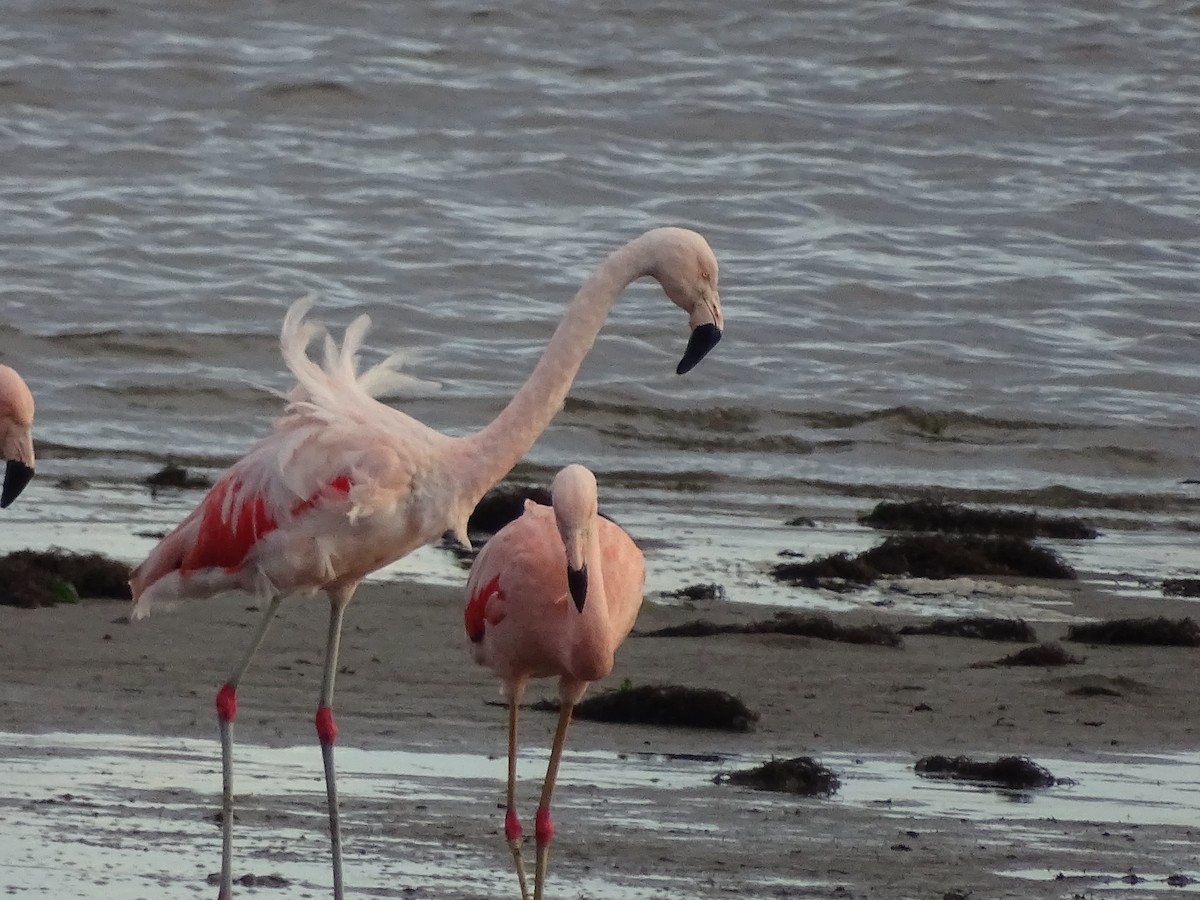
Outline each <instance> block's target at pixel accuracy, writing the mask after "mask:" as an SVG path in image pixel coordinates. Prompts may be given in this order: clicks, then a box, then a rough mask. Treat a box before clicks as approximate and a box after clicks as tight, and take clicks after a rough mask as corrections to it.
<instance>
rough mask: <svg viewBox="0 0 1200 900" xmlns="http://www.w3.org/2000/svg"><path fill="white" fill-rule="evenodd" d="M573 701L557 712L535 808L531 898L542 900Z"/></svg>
mask: <svg viewBox="0 0 1200 900" xmlns="http://www.w3.org/2000/svg"><path fill="white" fill-rule="evenodd" d="M574 709H575V704H574V703H567V702H565V701H564V702H563V703H562V706H561V707H560V709H559V713H558V728H556V729H555V731H554V743H553V744H552V745H551V746H550V763H549V765H547V766H546V780H545V781H544V782H542V799H541V802H540V803H538V810H537V820H536V829H537V868H536V870H535V871H534V875H533V900H542V890H543V888H544V887H545V884H546V863H547V861H548V859H549V857H550V840H551V839H552V838H553V837H554V823H553V822H552V821H551V820H550V797H551V795H552V794H553V793H554V783H555V782H556V781H557V780H558V764H559V762H560V761H561V760H562V751H563V744H565V743H566V741H567V727H568V726H569V725H570V724H571V713H572V712H573V711H574Z"/></svg>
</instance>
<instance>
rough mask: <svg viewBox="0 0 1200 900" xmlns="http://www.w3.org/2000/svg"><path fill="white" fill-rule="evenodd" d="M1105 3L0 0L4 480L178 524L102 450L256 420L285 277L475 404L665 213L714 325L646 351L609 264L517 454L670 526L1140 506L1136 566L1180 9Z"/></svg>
mask: <svg viewBox="0 0 1200 900" xmlns="http://www.w3.org/2000/svg"><path fill="white" fill-rule="evenodd" d="M1093 6H1094V5H1093V4H1088V3H1084V2H1065V3H1056V4H1028V3H1015V2H1006V0H993V2H990V3H985V4H978V3H953V2H948V3H928V2H920V0H911V2H889V0H885V2H879V3H873V4H869V5H862V4H846V3H834V2H822V3H810V4H805V5H803V6H802V7H797V6H796V5H795V4H791V3H784V2H777V0H774V2H773V0H749V2H745V3H739V4H728V3H715V2H710V0H698V2H691V3H687V4H683V3H675V2H671V0H665V2H661V0H656V2H652V3H646V4H632V5H624V6H621V5H618V6H612V5H605V4H599V5H597V4H582V3H579V2H574V0H567V2H557V0H556V2H540V3H539V2H534V3H522V4H507V5H488V4H482V3H477V2H463V0H440V2H433V3H424V4H420V5H418V6H415V7H409V6H406V7H405V8H404V9H403V10H398V9H397V7H396V6H395V5H394V4H391V3H386V2H382V0H361V2H355V3H347V4H336V5H330V4H324V3H317V2H312V0H296V2H289V3H282V2H268V0H262V2H250V3H241V4H200V5H197V4H194V3H182V2H176V0H164V2H154V3H150V2H131V3H123V4H113V5H106V4H105V3H103V2H101V3H88V4H74V3H71V2H50V3H43V2H16V3H11V4H9V5H8V7H7V9H6V12H5V15H4V17H3V21H2V22H0V158H2V159H3V160H4V163H3V166H0V260H2V263H0V265H2V267H3V273H4V277H3V278H2V279H0V359H2V360H3V361H5V362H8V363H11V364H12V365H14V366H16V367H17V368H19V369H20V370H21V371H22V372H23V373H24V374H25V376H26V378H27V380H28V381H29V382H30V384H31V385H32V386H33V388H34V390H35V393H36V395H37V402H38V423H37V438H38V442H39V444H38V446H39V452H40V462H39V477H38V479H36V480H35V482H34V484H33V485H32V486H31V488H30V489H29V491H28V494H27V495H26V497H24V498H22V503H21V504H20V507H21V508H20V509H18V508H17V507H14V509H13V510H10V512H14V513H15V521H16V522H18V523H21V522H32V521H44V520H45V519H46V518H47V517H48V516H50V515H51V514H50V513H49V510H50V509H52V508H55V507H63V506H70V507H72V508H73V509H76V510H80V509H81V510H83V512H82V513H80V515H81V516H82V517H83V518H84V519H85V520H87V521H90V522H92V525H91V526H90V527H89V532H91V533H90V534H89V535H88V536H87V537H86V539H90V540H94V539H95V532H96V531H97V530H104V529H108V530H110V531H113V532H114V533H116V534H120V535H128V534H129V533H130V532H133V531H137V530H153V529H155V528H161V527H165V525H167V524H170V522H163V521H162V520H163V519H170V520H171V521H177V520H178V517H179V516H180V515H181V514H182V512H181V510H182V509H186V508H187V507H188V506H189V505H190V504H191V503H193V502H194V500H195V497H190V498H188V499H187V500H185V501H183V502H181V503H180V506H179V508H178V509H176V508H175V507H172V506H170V505H168V506H165V507H164V506H156V505H155V504H154V503H153V502H152V501H151V499H150V498H149V496H148V495H147V494H146V493H145V492H144V491H141V490H140V489H134V488H131V487H130V485H131V484H132V483H134V482H135V481H136V480H137V479H140V478H142V477H144V476H145V475H147V474H149V473H150V472H151V471H153V470H154V469H156V468H158V466H159V465H160V464H161V463H162V461H163V459H164V457H165V456H166V455H167V454H173V455H174V456H175V457H176V458H178V459H179V460H181V461H183V462H185V463H187V464H189V465H193V466H198V467H200V468H202V469H204V470H207V471H209V472H210V473H214V474H215V472H217V471H219V470H220V469H221V468H222V467H224V466H225V465H227V464H228V463H230V462H231V461H233V460H234V459H235V458H237V456H239V455H240V454H241V453H242V452H244V451H245V449H246V448H247V447H248V446H249V444H250V443H251V442H252V441H253V440H254V439H255V438H256V437H258V436H260V435H261V434H262V433H264V431H265V429H266V428H267V427H268V423H269V421H270V419H271V418H272V417H273V415H274V414H275V413H276V412H277V409H278V401H277V400H276V399H275V398H274V397H273V396H272V395H271V394H269V393H267V392H264V391H262V390H261V389H260V387H259V386H269V387H273V388H282V387H284V386H285V385H286V381H285V378H284V374H283V371H282V364H281V362H280V360H279V358H278V353H277V347H276V336H277V332H278V327H279V324H280V321H281V318H282V315H283V311H284V310H285V308H286V306H287V304H288V303H289V302H290V301H291V300H293V299H295V298H296V297H298V296H299V295H301V294H303V293H305V292H308V291H313V292H316V293H317V294H318V295H319V298H320V305H319V308H318V309H319V312H320V313H321V314H322V315H323V316H324V317H325V318H326V319H327V320H329V321H330V322H331V323H332V324H335V325H336V326H338V327H339V328H340V327H341V326H342V325H344V324H346V323H347V322H348V321H349V320H350V319H351V318H352V317H353V316H354V315H356V314H358V313H360V312H364V311H365V312H369V313H370V314H371V315H372V317H373V319H374V321H375V323H376V327H375V330H374V331H373V333H372V336H371V338H370V343H371V346H372V347H373V348H376V349H377V350H378V351H379V353H380V354H382V353H384V352H390V351H392V350H395V349H397V348H411V349H412V350H413V351H414V360H413V363H412V371H414V372H415V373H416V374H418V375H419V376H421V377H423V378H427V379H431V380H434V381H437V382H439V383H440V384H441V385H442V388H441V390H440V392H439V393H438V394H437V395H435V396H433V397H425V398H418V399H415V400H409V401H406V402H405V408H406V409H407V410H409V411H410V412H413V413H414V414H416V415H418V416H419V417H420V418H422V419H424V420H426V421H428V422H430V423H431V424H433V425H436V426H438V427H441V428H444V429H446V430H449V431H452V432H455V433H463V432H466V431H469V430H472V429H474V428H476V427H478V426H480V425H482V424H483V423H484V422H486V421H488V420H489V419H490V418H491V417H492V416H493V415H494V414H495V413H496V411H497V410H498V409H499V408H500V407H501V406H502V405H503V403H504V402H505V401H506V400H507V398H508V397H509V396H511V394H512V393H513V391H514V390H515V389H516V387H517V386H518V385H519V384H520V382H521V381H522V380H523V378H524V377H525V376H526V374H527V373H528V372H529V371H530V369H531V368H532V365H533V362H534V360H535V359H536V356H537V354H538V352H539V350H540V348H541V346H542V345H543V344H544V343H545V341H546V340H547V338H548V336H549V334H550V332H551V330H552V328H553V325H554V322H555V321H556V319H557V317H558V316H559V315H560V314H561V312H562V310H563V307H564V304H565V303H566V301H567V300H568V299H569V297H570V296H571V295H572V293H573V292H574V290H575V288H576V287H577V286H578V284H579V283H580V282H581V281H582V279H583V278H584V277H585V275H586V274H587V272H588V271H589V270H590V268H591V267H592V266H594V265H595V264H596V263H597V262H598V261H599V260H600V259H601V258H602V257H603V256H604V254H605V253H606V252H608V251H609V250H610V249H611V248H613V247H614V246H616V245H617V244H619V243H620V242H622V241H624V240H626V239H627V238H629V237H631V236H633V235H635V234H636V233H638V232H639V231H641V230H643V229H645V228H647V227H651V226H654V225H659V224H667V223H677V224H685V225H689V226H692V227H695V228H697V229H698V230H700V231H702V232H703V233H704V234H705V235H707V236H708V238H709V240H710V242H711V243H712V245H713V246H714V248H715V249H716V251H717V253H718V256H719V258H720V260H721V263H722V296H723V299H724V303H725V307H726V313H727V331H726V337H725V340H724V341H723V342H722V344H721V345H720V346H719V347H718V348H717V350H716V351H715V352H714V354H712V356H711V357H710V359H708V360H706V361H705V362H704V364H703V365H702V366H700V367H699V368H698V369H697V370H696V371H694V372H693V373H691V374H690V375H689V376H687V377H686V378H677V377H676V376H675V375H674V374H673V365H674V361H675V359H676V358H677V356H678V354H679V352H680V350H681V349H682V342H683V339H684V330H683V329H684V323H683V322H682V321H680V320H679V316H678V314H677V312H676V311H675V310H674V309H673V308H672V307H671V306H670V304H669V303H666V302H665V301H663V299H662V298H661V297H660V295H659V294H658V291H657V289H653V288H651V287H650V286H647V285H638V286H635V287H634V288H632V289H630V290H629V291H628V292H627V295H626V298H625V300H624V301H623V302H622V303H620V304H619V305H618V307H617V309H616V311H615V313H614V315H613V317H612V319H611V320H610V322H609V325H608V327H607V329H606V331H605V333H604V334H603V335H602V337H601V339H600V340H599V342H598V343H597V346H596V348H595V350H594V351H593V353H592V355H591V356H590V357H589V359H588V361H587V362H586V363H585V365H584V368H583V370H582V372H581V375H580V378H579V380H578V382H577V384H576V387H575V389H574V391H573V394H572V399H571V400H570V401H569V402H568V405H567V408H566V410H565V412H564V413H563V414H562V415H560V416H559V417H558V419H557V420H556V421H555V423H554V424H553V425H552V426H551V428H550V430H549V431H548V432H547V433H546V434H545V435H544V436H543V438H542V439H541V440H540V441H539V443H538V445H537V446H536V447H535V448H534V450H533V451H532V453H531V454H530V456H529V457H528V460H529V466H528V467H527V468H526V469H525V474H526V475H528V477H530V478H535V479H539V480H540V479H544V478H545V476H546V474H547V473H548V472H549V471H550V470H552V469H554V468H557V467H558V466H559V465H561V464H562V463H564V462H567V461H572V460H574V461H580V462H584V463H586V464H588V465H590V466H591V467H592V468H594V469H595V470H596V471H597V472H598V473H599V474H600V476H601V484H602V489H603V490H604V491H605V494H606V496H607V498H608V499H609V501H610V503H611V504H612V506H613V509H614V512H615V513H616V514H617V515H618V518H620V517H621V513H622V511H624V512H626V514H627V515H629V516H632V517H633V519H634V524H636V523H637V520H638V519H639V517H640V518H641V520H642V521H644V522H645V523H646V524H647V527H648V528H650V529H654V530H660V531H661V530H666V531H675V532H677V531H678V530H679V529H680V528H682V527H683V523H686V522H688V521H696V520H697V519H698V518H699V517H702V516H704V515H705V514H706V513H707V511H709V510H710V509H712V508H713V507H717V508H719V509H720V510H722V512H723V513H728V514H729V515H730V516H731V517H733V518H734V519H736V520H740V521H742V522H746V523H749V522H751V521H753V522H756V523H759V522H764V521H769V522H771V523H773V524H778V523H780V522H782V521H783V520H784V519H785V518H787V517H789V516H790V514H792V513H793V511H794V510H795V508H796V507H800V508H802V509H807V510H815V511H817V512H818V513H825V514H828V515H842V516H845V515H848V514H850V513H852V512H854V511H856V510H857V509H859V508H860V507H865V506H867V505H869V504H870V503H872V502H874V500H876V499H879V498H881V497H883V496H888V495H890V494H903V493H912V492H919V491H923V490H927V489H935V490H937V491H938V492H940V493H942V494H943V495H945V496H948V497H951V498H957V499H965V500H982V501H986V502H999V503H1009V504H1021V505H1033V506H1040V507H1054V508H1060V509H1068V510H1071V511H1080V512H1083V513H1084V514H1089V515H1094V516H1098V517H1100V518H1101V519H1102V520H1104V521H1107V522H1109V523H1110V524H1111V523H1112V522H1113V521H1114V520H1115V522H1116V525H1117V526H1119V527H1125V526H1126V525H1131V527H1136V528H1138V529H1141V528H1143V527H1144V526H1147V525H1148V526H1150V527H1153V528H1155V529H1159V530H1165V531H1167V532H1169V533H1171V534H1175V535H1177V537H1178V540H1177V543H1178V546H1179V547H1181V548H1185V550H1181V551H1180V553H1179V554H1177V555H1176V557H1175V558H1173V559H1172V560H1171V561H1170V562H1169V564H1168V565H1167V566H1166V570H1165V571H1160V570H1156V571H1155V572H1154V574H1155V575H1156V576H1157V575H1179V574H1182V575H1188V574H1196V572H1197V571H1200V558H1198V557H1197V555H1196V554H1195V553H1193V552H1192V551H1190V549H1186V548H1190V546H1191V543H1190V541H1189V539H1188V532H1187V531H1186V529H1185V530H1180V526H1181V523H1186V522H1187V521H1189V520H1193V519H1194V518H1195V517H1196V515H1197V512H1198V510H1200V492H1198V489H1197V486H1196V484H1195V483H1194V482H1192V481H1190V480H1189V479H1193V478H1196V477H1200V465H1198V464H1197V463H1198V459H1197V450H1196V447H1197V445H1198V438H1200V427H1198V425H1197V421H1196V419H1197V416H1196V403H1195V397H1196V395H1197V393H1198V389H1200V366H1198V365H1197V351H1198V349H1200V329H1198V328H1197V325H1196V297H1195V287H1196V272H1197V261H1198V255H1200V249H1198V248H1200V226H1198V225H1197V221H1200V170H1198V169H1197V167H1196V165H1195V160H1196V158H1197V152H1198V151H1200V138H1198V137H1197V131H1196V128H1195V112H1196V109H1197V105H1198V103H1200V69H1198V68H1197V66H1196V63H1195V59H1196V56H1195V54H1196V47H1197V46H1200V6H1197V4H1196V3H1195V2H1189V0H1162V2H1153V0H1151V2H1136V3H1135V2H1122V3H1117V4H1109V5H1108V6H1106V7H1105V9H1103V10H1094V9H1093ZM66 476H75V477H79V478H82V479H84V480H85V483H86V486H84V487H83V488H82V489H79V490H66V489H64V488H61V487H58V486H57V482H58V480H59V479H60V478H63V477H66ZM114 491H115V492H116V496H117V498H118V501H119V502H116V503H110V502H109V501H110V500H111V499H112V498H113V496H114V494H113V492H114ZM72 515H74V513H72ZM22 517H26V518H22ZM1130 520H1132V522H1131V521H1130ZM79 537H81V535H78V534H77V535H76V538H79ZM731 541H732V539H726V543H724V544H722V546H727V545H728V544H729V543H730V542H731ZM4 542H5V543H6V544H8V543H12V537H11V535H8V536H6V537H5V540H4ZM66 542H68V543H70V541H66ZM783 543H784V542H783V540H782V539H772V541H771V542H770V543H769V544H766V545H764V553H767V552H768V550H769V552H774V550H776V549H781V547H780V545H781V544H783ZM785 546H786V545H785ZM142 549H144V548H143V547H142V546H141V545H139V544H135V543H134V544H127V545H126V553H127V554H128V555H130V556H134V555H137V554H139V553H140V552H141V550H142ZM1147 568H1148V567H1147Z"/></svg>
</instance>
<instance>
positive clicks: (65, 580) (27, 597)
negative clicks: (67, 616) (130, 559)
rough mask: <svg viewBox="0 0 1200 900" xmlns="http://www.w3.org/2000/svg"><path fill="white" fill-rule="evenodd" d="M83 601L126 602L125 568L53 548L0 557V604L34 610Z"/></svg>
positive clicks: (101, 557)
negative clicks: (100, 599)
mask: <svg viewBox="0 0 1200 900" xmlns="http://www.w3.org/2000/svg"><path fill="white" fill-rule="evenodd" d="M84 597H88V598H105V599H115V600H128V599H130V593H129V566H128V565H126V564H125V563H123V562H118V561H117V560H115V559H112V558H110V557H107V556H105V555H104V554H102V553H74V552H72V551H69V550H62V549H59V548H57V547H56V548H52V549H50V550H17V551H14V552H12V553H8V554H6V555H5V556H3V557H0V604H4V605H6V606H19V607H23V608H26V609H35V608H37V607H40V606H54V605H55V604H57V603H78V602H79V600H80V598H84Z"/></svg>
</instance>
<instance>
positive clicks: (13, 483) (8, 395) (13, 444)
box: [0, 365, 33, 509]
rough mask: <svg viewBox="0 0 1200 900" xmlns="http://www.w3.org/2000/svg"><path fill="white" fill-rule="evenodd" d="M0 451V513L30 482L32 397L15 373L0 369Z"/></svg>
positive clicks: (21, 379)
mask: <svg viewBox="0 0 1200 900" xmlns="http://www.w3.org/2000/svg"><path fill="white" fill-rule="evenodd" d="M0 451H3V453H4V459H5V460H6V462H5V466H4V488H3V490H0V509H7V508H8V506H9V504H11V503H12V502H13V501H14V500H16V499H17V497H18V496H19V495H20V493H21V491H23V490H25V485H27V484H29V481H30V479H31V478H33V394H31V393H30V392H29V385H27V384H26V383H25V380H24V379H23V378H22V377H21V376H20V375H18V374H17V371H16V369H12V368H9V367H8V366H4V365H0Z"/></svg>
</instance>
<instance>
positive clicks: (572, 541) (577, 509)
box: [550, 464, 598, 612]
mask: <svg viewBox="0 0 1200 900" xmlns="http://www.w3.org/2000/svg"><path fill="white" fill-rule="evenodd" d="M550 502H551V505H552V506H553V507H554V521H555V523H556V524H557V525H558V533H559V535H560V536H561V537H562V542H563V548H564V549H565V550H566V555H567V587H568V588H569V590H570V592H571V600H572V601H573V602H574V603H575V608H576V609H577V610H579V611H580V612H583V606H584V602H585V601H586V600H587V590H588V572H587V556H588V547H589V545H590V543H591V540H592V536H593V534H594V533H595V529H596V516H597V506H598V500H597V489H596V476H595V475H593V474H592V473H591V472H590V471H589V470H588V469H586V468H585V467H583V466H581V465H577V464H572V465H569V466H567V467H566V468H564V469H562V470H561V471H560V472H559V473H558V474H557V475H555V476H554V483H553V484H552V485H551V486H550Z"/></svg>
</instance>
